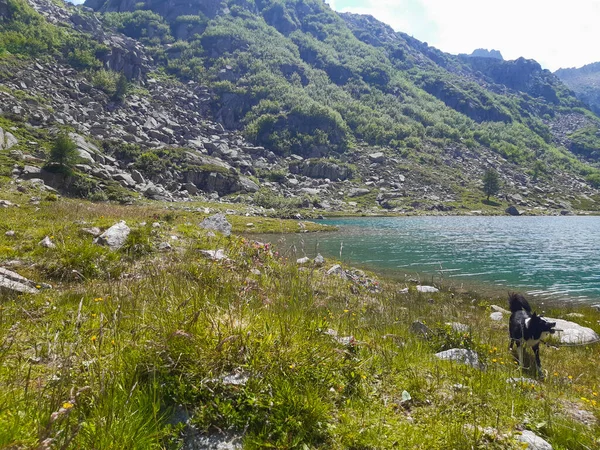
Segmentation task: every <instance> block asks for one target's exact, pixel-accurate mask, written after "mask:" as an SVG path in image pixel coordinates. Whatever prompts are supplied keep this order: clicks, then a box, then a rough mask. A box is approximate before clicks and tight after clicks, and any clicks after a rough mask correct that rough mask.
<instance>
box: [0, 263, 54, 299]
mask: <svg viewBox="0 0 600 450" xmlns="http://www.w3.org/2000/svg"><path fill="white" fill-rule="evenodd" d="M39 289H52V286H50V285H49V284H45V283H34V282H33V281H31V280H28V279H27V278H25V277H22V276H21V275H19V274H18V273H15V272H12V271H10V270H7V269H4V268H2V267H0V292H2V291H8V292H15V293H18V294H35V293H37V292H38V291H39Z"/></svg>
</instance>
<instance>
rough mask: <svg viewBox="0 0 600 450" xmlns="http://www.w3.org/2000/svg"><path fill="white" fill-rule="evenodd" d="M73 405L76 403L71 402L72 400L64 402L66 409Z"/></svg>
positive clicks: (63, 405)
mask: <svg viewBox="0 0 600 450" xmlns="http://www.w3.org/2000/svg"><path fill="white" fill-rule="evenodd" d="M73 406H74V405H73V403H71V402H64V403H63V404H62V407H63V408H64V409H71V408H72V407H73Z"/></svg>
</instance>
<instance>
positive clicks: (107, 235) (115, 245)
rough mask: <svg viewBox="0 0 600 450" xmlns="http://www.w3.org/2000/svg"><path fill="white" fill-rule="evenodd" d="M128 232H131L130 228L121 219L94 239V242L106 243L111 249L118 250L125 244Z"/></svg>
mask: <svg viewBox="0 0 600 450" xmlns="http://www.w3.org/2000/svg"><path fill="white" fill-rule="evenodd" d="M129 233H131V229H130V228H129V227H128V226H127V225H126V224H125V222H124V221H121V222H119V223H117V224H115V225H113V226H112V227H110V228H109V229H108V230H106V231H105V232H104V233H102V234H101V235H100V236H98V237H97V238H96V239H94V243H95V244H98V245H106V246H108V247H110V249H111V250H118V249H120V248H121V247H123V245H125V241H126V240H127V237H128V236H129Z"/></svg>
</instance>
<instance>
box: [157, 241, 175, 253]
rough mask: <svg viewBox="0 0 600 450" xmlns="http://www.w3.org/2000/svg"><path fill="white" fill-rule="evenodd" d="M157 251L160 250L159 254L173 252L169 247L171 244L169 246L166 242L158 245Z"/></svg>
mask: <svg viewBox="0 0 600 450" xmlns="http://www.w3.org/2000/svg"><path fill="white" fill-rule="evenodd" d="M158 250H160V251H161V252H168V251H170V250H173V247H171V244H169V243H168V242H161V243H160V244H158Z"/></svg>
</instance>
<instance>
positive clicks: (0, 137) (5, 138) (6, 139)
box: [0, 128, 19, 150]
mask: <svg viewBox="0 0 600 450" xmlns="http://www.w3.org/2000/svg"><path fill="white" fill-rule="evenodd" d="M18 143H19V141H18V140H17V138H16V137H14V135H13V134H12V133H10V132H9V131H4V130H3V129H2V128H0V150H8V149H9V148H11V147H14V146H15V145H17V144H18Z"/></svg>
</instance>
